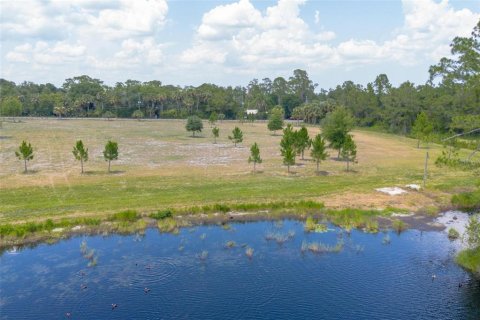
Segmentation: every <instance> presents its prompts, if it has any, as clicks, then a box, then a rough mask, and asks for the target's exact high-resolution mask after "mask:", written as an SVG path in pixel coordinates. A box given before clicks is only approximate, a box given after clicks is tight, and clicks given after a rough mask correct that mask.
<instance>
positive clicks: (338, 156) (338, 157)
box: [337, 149, 340, 159]
mask: <svg viewBox="0 0 480 320" xmlns="http://www.w3.org/2000/svg"><path fill="white" fill-rule="evenodd" d="M337 159H340V149H338V155H337Z"/></svg>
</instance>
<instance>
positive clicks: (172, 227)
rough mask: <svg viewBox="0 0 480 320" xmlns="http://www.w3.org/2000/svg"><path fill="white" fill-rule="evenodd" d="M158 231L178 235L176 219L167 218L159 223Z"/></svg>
mask: <svg viewBox="0 0 480 320" xmlns="http://www.w3.org/2000/svg"><path fill="white" fill-rule="evenodd" d="M157 226H158V230H160V232H172V233H178V232H179V230H178V225H177V221H176V220H175V219H174V218H165V219H162V220H159V221H158V222H157Z"/></svg>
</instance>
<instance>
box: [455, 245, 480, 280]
mask: <svg viewBox="0 0 480 320" xmlns="http://www.w3.org/2000/svg"><path fill="white" fill-rule="evenodd" d="M456 261H457V263H458V264H459V265H461V266H462V267H463V268H465V269H466V270H468V271H470V272H472V273H475V274H477V275H478V276H480V247H477V248H475V249H466V250H463V251H461V252H460V253H459V254H458V256H457V258H456Z"/></svg>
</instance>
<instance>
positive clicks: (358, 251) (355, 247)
mask: <svg viewBox="0 0 480 320" xmlns="http://www.w3.org/2000/svg"><path fill="white" fill-rule="evenodd" d="M353 249H354V250H355V253H357V254H359V253H362V252H363V251H364V250H365V246H362V245H359V244H357V245H355V246H354V247H353Z"/></svg>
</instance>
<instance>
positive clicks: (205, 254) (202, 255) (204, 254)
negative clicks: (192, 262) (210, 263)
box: [198, 250, 208, 261]
mask: <svg viewBox="0 0 480 320" xmlns="http://www.w3.org/2000/svg"><path fill="white" fill-rule="evenodd" d="M198 258H199V259H200V260H202V261H205V260H207V258H208V251H206V250H203V251H202V252H201V253H200V254H199V255H198Z"/></svg>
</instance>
